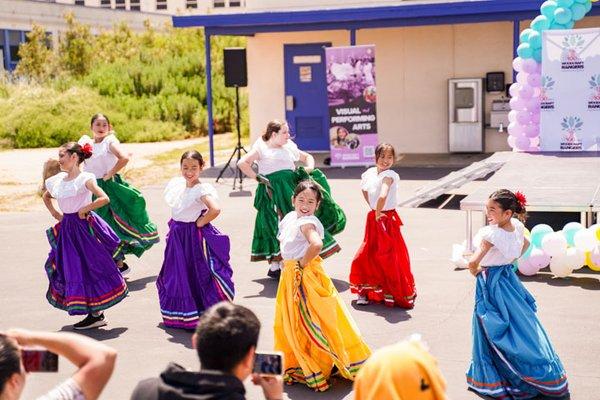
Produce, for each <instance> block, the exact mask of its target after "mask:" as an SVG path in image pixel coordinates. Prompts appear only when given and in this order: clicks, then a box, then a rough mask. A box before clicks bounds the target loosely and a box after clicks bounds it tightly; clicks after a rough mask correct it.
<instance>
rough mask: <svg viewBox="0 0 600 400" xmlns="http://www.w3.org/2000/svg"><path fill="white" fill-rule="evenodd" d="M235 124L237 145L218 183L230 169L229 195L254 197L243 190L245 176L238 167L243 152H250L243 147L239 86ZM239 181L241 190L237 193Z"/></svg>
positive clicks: (236, 89) (236, 88) (236, 92)
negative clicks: (231, 174)
mask: <svg viewBox="0 0 600 400" xmlns="http://www.w3.org/2000/svg"><path fill="white" fill-rule="evenodd" d="M235 123H236V128H237V145H236V146H235V149H233V153H231V156H230V157H229V160H228V161H227V163H226V164H225V166H224V167H223V169H221V172H219V176H217V180H216V181H217V182H219V179H221V178H222V177H223V174H224V173H225V171H226V170H227V169H230V170H232V171H233V191H232V192H231V193H229V196H231V197H246V196H252V193H251V192H250V191H248V190H244V189H243V183H244V182H243V179H244V174H243V172H242V171H241V170H240V167H238V165H237V163H238V162H239V161H240V158H242V150H243V151H244V153H248V151H247V150H246V149H245V148H244V146H242V131H241V129H240V88H239V86H237V85H236V86H235ZM234 157H237V161H236V163H235V167H232V166H231V161H232V160H233V158H234ZM238 179H239V190H238V191H235V190H236V186H237V182H238Z"/></svg>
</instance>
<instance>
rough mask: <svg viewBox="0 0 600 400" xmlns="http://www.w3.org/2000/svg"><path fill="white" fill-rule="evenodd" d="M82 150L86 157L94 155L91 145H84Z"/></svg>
mask: <svg viewBox="0 0 600 400" xmlns="http://www.w3.org/2000/svg"><path fill="white" fill-rule="evenodd" d="M81 149H82V150H83V154H85V155H86V156H88V157H89V156H91V155H92V150H93V148H92V145H91V144H89V143H86V144H84V145H83V146H82V147H81Z"/></svg>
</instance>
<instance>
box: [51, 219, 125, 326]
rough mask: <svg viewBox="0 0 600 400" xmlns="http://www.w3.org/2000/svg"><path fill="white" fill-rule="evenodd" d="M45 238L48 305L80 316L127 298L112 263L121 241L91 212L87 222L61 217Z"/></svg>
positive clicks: (123, 286)
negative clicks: (47, 246)
mask: <svg viewBox="0 0 600 400" xmlns="http://www.w3.org/2000/svg"><path fill="white" fill-rule="evenodd" d="M46 235H47V236H48V242H50V253H49V254H48V259H47V260H46V265H45V269H46V274H47V275H48V280H49V282H50V284H49V286H48V292H47V293H46V298H47V299H48V302H50V304H52V305H53V306H54V307H56V308H59V309H61V310H66V311H68V313H69V314H70V315H84V314H89V313H92V312H99V311H102V310H105V309H107V308H109V307H111V306H113V305H115V304H117V303H118V302H120V301H121V300H123V299H124V298H125V297H126V296H127V292H128V291H127V285H126V284H125V281H124V280H123V277H122V276H121V273H120V272H119V270H118V268H117V265H116V263H115V261H114V260H115V259H117V258H119V256H120V255H121V247H120V243H121V240H120V239H119V237H118V236H117V235H116V233H115V232H114V231H113V230H112V229H111V228H110V226H108V225H107V224H106V222H104V220H102V218H100V217H99V216H98V215H97V214H95V213H93V212H92V213H90V215H89V216H88V218H87V219H80V218H79V216H78V215H77V214H76V213H75V214H64V216H63V219H62V221H61V222H59V223H58V224H56V225H55V226H53V227H52V228H49V229H48V230H47V231H46Z"/></svg>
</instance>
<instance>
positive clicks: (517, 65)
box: [512, 57, 523, 72]
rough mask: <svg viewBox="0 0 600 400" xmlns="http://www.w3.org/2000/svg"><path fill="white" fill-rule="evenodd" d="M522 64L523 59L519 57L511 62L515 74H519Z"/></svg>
mask: <svg viewBox="0 0 600 400" xmlns="http://www.w3.org/2000/svg"><path fill="white" fill-rule="evenodd" d="M522 64H523V59H522V58H521V57H517V58H515V59H514V60H513V62H512V66H513V69H514V70H515V71H517V72H520V71H521V67H522Z"/></svg>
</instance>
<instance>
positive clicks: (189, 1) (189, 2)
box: [185, 0, 198, 8]
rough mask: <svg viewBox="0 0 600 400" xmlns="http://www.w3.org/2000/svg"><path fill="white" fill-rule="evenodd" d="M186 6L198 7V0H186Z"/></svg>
mask: <svg viewBox="0 0 600 400" xmlns="http://www.w3.org/2000/svg"><path fill="white" fill-rule="evenodd" d="M185 6H186V7H187V8H198V0H186V2H185Z"/></svg>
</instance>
